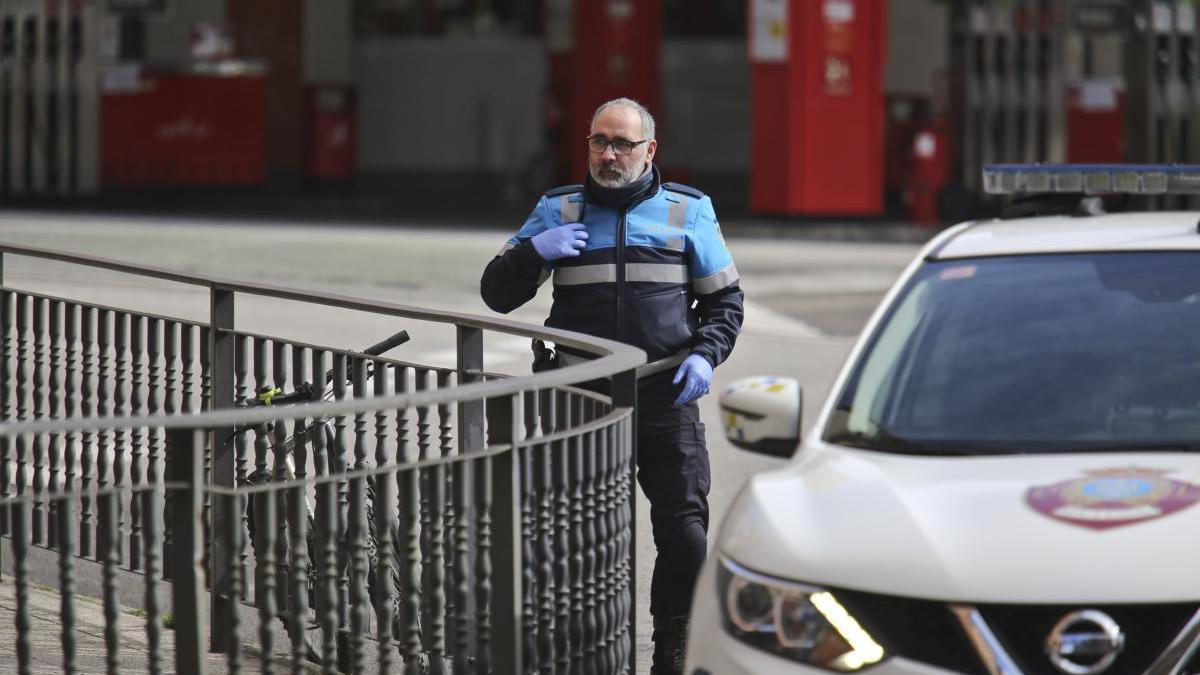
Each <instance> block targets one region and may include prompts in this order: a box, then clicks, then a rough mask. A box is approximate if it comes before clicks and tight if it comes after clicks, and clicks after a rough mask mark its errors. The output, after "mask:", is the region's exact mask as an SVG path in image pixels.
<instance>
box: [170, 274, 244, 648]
mask: <svg viewBox="0 0 1200 675" xmlns="http://www.w3.org/2000/svg"><path fill="white" fill-rule="evenodd" d="M233 309H234V294H233V291H227V290H223V289H218V288H213V289H212V294H211V314H210V324H209V331H208V345H206V348H207V349H208V350H209V352H208V353H209V359H210V360H209V363H210V364H211V370H212V387H211V389H210V391H209V396H210V400H208V401H205V407H206V408H207V409H208V410H220V409H223V408H232V407H233V403H234V393H235V392H234V387H235V382H234V377H235V374H234V347H235V343H236V341H237V337H236V336H235V335H234V334H233V332H232V331H233V317H234V311H233ZM233 434H234V429H233V427H219V428H216V429H213V431H212V438H211V441H210V447H211V448H212V453H213V457H212V476H211V477H210V479H209V480H211V481H212V484H213V485H217V486H221V487H233V486H234V482H235V480H234V479H235V476H234V469H235V467H234V463H235V460H236V454H237V453H236V448H235V445H234V443H233ZM231 501H232V500H228V499H216V500H213V504H212V532H213V535H214V536H212V537H210V539H209V540H210V542H211V546H212V556H211V558H212V559H211V561H210V562H211V565H212V569H211V571H210V574H209V579H211V580H212V594H211V596H210V597H211V602H212V616H211V621H212V622H213V623H212V647H211V648H212V651H214V652H221V653H226V652H228V651H229V649H230V644H229V642H230V641H229V639H228V634H227V632H226V631H223V630H220V625H219V624H220V623H222V622H224V621H225V617H227V616H229V610H230V605H231V604H236V603H237V601H238V599H237V598H236V597H233V596H231V595H230V591H229V586H230V573H231V570H230V568H229V567H228V566H226V565H225V564H224V562H225V561H226V560H231V559H232V558H231V557H230V555H231V554H230V552H229V551H228V550H227V548H228V546H229V539H228V538H227V537H225V536H224V533H225V532H227V531H229V530H230V529H231V528H235V527H241V517H240V514H238V513H235V512H233V510H232V507H231ZM177 541H178V540H177Z"/></svg>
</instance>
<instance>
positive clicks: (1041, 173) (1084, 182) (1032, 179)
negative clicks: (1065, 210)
mask: <svg viewBox="0 0 1200 675" xmlns="http://www.w3.org/2000/svg"><path fill="white" fill-rule="evenodd" d="M983 188H984V190H985V191H986V192H987V193H988V194H992V195H1014V194H1029V193H1039V192H1041V193H1050V192H1075V193H1083V194H1089V195H1095V194H1112V193H1125V194H1135V195H1165V194H1200V165H1195V164H989V165H988V166H985V167H983Z"/></svg>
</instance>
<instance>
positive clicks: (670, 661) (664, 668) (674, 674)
mask: <svg viewBox="0 0 1200 675" xmlns="http://www.w3.org/2000/svg"><path fill="white" fill-rule="evenodd" d="M687 638H688V617H686V616H672V617H665V618H659V617H657V616H656V617H654V634H653V635H652V636H651V637H650V639H651V640H653V641H654V659H653V662H652V663H651V665H650V675H683V659H684V656H686V654H687Z"/></svg>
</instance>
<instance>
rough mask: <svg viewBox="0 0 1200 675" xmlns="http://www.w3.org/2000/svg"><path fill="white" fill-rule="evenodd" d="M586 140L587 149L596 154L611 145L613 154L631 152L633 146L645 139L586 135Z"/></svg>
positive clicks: (643, 141)
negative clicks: (635, 139) (610, 138)
mask: <svg viewBox="0 0 1200 675" xmlns="http://www.w3.org/2000/svg"><path fill="white" fill-rule="evenodd" d="M587 142H588V150H591V151H592V152H594V153H596V154H600V153H602V152H604V150H605V148H610V147H611V148H612V149H613V154H614V155H628V154H629V153H631V152H633V149H634V148H636V147H637V146H639V145H641V144H642V143H645V142H646V139H642V140H640V141H627V140H625V139H624V138H614V139H612V140H609V139H607V138H605V137H603V136H588V138H587Z"/></svg>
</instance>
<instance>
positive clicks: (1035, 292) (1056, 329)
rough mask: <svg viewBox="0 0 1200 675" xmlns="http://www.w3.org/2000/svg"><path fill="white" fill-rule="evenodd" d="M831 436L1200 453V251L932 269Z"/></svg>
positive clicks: (911, 444)
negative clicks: (1190, 451)
mask: <svg viewBox="0 0 1200 675" xmlns="http://www.w3.org/2000/svg"><path fill="white" fill-rule="evenodd" d="M823 437H824V439H825V440H826V441H829V442H832V443H839V444H843V445H850V446H854V447H862V448H870V449H874V450H881V451H891V452H903V453H920V454H988V453H1036V452H1063V451H1073V450H1078V451H1107V450H1111V451H1137V450H1146V451H1150V450H1193V449H1200V252H1190V251H1188V252H1180V251H1173V252H1145V253H1088V254H1064V255H1027V256H1009V257H995V258H977V259H968V260H951V261H941V262H930V263H927V264H925V265H923V266H922V268H921V269H920V271H919V272H918V273H917V274H916V275H915V276H914V277H913V279H912V280H911V281H910V283H908V284H907V286H906V287H905V288H904V289H903V291H902V292H901V293H900V295H899V296H898V297H897V299H896V301H895V302H894V303H893V304H892V305H891V307H890V309H889V311H888V313H887V315H886V316H885V317H884V319H883V321H882V323H881V324H880V327H879V328H878V329H877V330H876V332H875V333H874V335H873V336H872V337H871V340H870V342H869V343H868V344H867V347H866V349H865V350H864V351H863V353H862V355H861V356H860V358H859V359H858V361H857V363H856V365H855V366H854V370H853V372H852V374H851V376H850V378H849V380H848V382H847V384H846V387H845V389H844V390H843V391H842V392H841V393H840V395H839V397H838V401H837V407H836V409H835V411H834V414H833V415H832V417H831V419H830V421H829V424H827V425H826V429H825V432H824V435H823Z"/></svg>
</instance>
